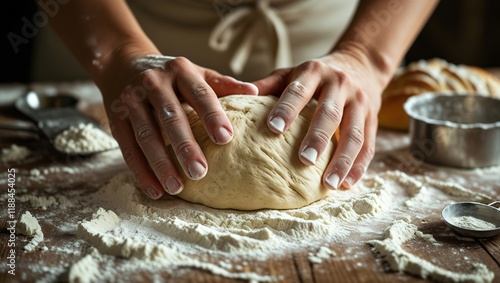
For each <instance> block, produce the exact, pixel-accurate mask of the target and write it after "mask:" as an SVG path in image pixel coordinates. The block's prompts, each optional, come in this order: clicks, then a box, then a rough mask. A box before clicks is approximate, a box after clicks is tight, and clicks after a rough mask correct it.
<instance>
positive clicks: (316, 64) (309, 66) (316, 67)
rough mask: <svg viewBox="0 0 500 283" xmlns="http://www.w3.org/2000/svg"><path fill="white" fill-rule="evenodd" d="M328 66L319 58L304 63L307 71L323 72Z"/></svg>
mask: <svg viewBox="0 0 500 283" xmlns="http://www.w3.org/2000/svg"><path fill="white" fill-rule="evenodd" d="M325 67H326V64H325V63H323V62H321V61H319V60H309V61H307V62H305V63H304V64H303V68H304V70H305V71H310V72H314V73H315V72H321V71H322V70H324V69H325Z"/></svg>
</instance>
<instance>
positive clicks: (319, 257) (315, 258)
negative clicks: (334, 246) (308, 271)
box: [308, 247, 336, 263]
mask: <svg viewBox="0 0 500 283" xmlns="http://www.w3.org/2000/svg"><path fill="white" fill-rule="evenodd" d="M335 255H336V253H335V252H334V251H332V250H330V249H329V248H327V247H320V248H319V250H318V252H317V253H315V254H314V253H309V256H308V258H309V261H310V262H312V263H322V262H323V260H327V259H329V258H330V257H331V256H335Z"/></svg>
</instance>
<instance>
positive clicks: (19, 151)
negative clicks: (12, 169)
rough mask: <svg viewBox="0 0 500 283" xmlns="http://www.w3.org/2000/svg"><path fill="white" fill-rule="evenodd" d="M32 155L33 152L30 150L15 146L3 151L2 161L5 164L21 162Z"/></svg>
mask: <svg viewBox="0 0 500 283" xmlns="http://www.w3.org/2000/svg"><path fill="white" fill-rule="evenodd" d="M30 154H31V151H30V150H29V149H28V148H26V147H24V146H19V145H16V144H13V145H11V146H10V147H9V148H4V149H2V161H3V162H14V161H21V160H23V159H25V158H26V157H28V156H29V155H30Z"/></svg>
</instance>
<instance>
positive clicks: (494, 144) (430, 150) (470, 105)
mask: <svg viewBox="0 0 500 283" xmlns="http://www.w3.org/2000/svg"><path fill="white" fill-rule="evenodd" d="M404 109H405V111H406V113H407V114H408V116H410V137H411V146H410V151H411V154H412V156H413V157H414V158H416V159H418V160H422V161H426V162H430V163H435V164H440V165H446V166H453V167H462V168H474V167H488V166H495V165H499V164H500V100H499V99H495V98H491V97H485V96H479V95H459V94H447V93H425V94H422V95H417V96H413V97H411V98H409V99H408V100H407V101H406V103H405V105H404Z"/></svg>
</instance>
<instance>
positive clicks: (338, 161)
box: [323, 104, 365, 189]
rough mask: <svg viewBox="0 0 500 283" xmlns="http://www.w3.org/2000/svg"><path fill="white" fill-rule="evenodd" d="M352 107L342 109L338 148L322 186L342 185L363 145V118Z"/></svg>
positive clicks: (326, 171)
mask: <svg viewBox="0 0 500 283" xmlns="http://www.w3.org/2000/svg"><path fill="white" fill-rule="evenodd" d="M352 105H353V104H351V105H348V106H346V107H345V109H344V116H343V119H342V122H341V123H340V128H339V130H340V138H339V143H338V147H337V149H336V150H335V153H334V155H333V157H332V160H331V161H330V164H329V165H328V167H327V169H326V170H325V174H324V177H323V178H324V179H323V181H324V184H325V185H327V186H329V187H331V188H333V189H337V188H339V186H340V184H342V182H343V180H344V178H345V176H346V175H347V173H348V172H349V170H350V169H351V167H352V165H353V162H354V160H355V159H356V157H357V155H358V153H359V151H360V150H361V147H362V146H363V143H364V130H363V129H364V128H365V125H364V124H365V119H364V117H365V116H364V115H363V111H362V110H361V108H359V107H356V106H354V107H353V106H352Z"/></svg>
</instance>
